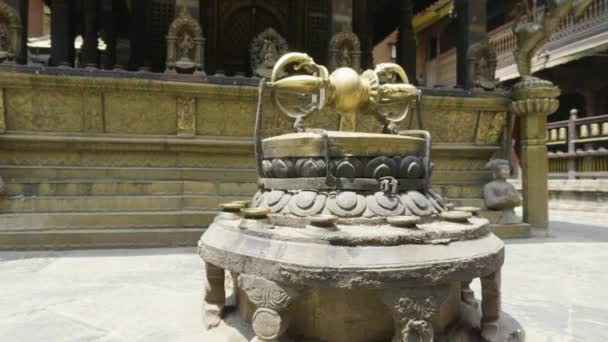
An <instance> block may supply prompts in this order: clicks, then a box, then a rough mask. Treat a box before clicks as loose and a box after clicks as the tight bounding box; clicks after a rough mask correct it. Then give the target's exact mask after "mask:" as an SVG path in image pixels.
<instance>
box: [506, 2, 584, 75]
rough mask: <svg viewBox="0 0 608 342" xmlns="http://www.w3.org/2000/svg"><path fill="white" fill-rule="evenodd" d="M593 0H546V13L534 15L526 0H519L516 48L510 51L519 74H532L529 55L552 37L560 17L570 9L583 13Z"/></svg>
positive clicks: (576, 15) (576, 12) (515, 29)
mask: <svg viewBox="0 0 608 342" xmlns="http://www.w3.org/2000/svg"><path fill="white" fill-rule="evenodd" d="M592 2H593V0H548V1H546V5H545V13H544V14H543V15H540V16H538V17H537V18H535V17H534V16H533V15H532V13H531V12H532V11H531V10H530V6H529V3H528V1H527V0H521V1H520V2H519V3H518V6H517V7H516V9H515V20H514V21H513V26H512V28H511V29H512V30H513V34H514V35H515V38H516V41H517V48H516V49H515V51H514V52H513V55H514V56H515V63H516V64H517V69H518V71H519V74H520V76H531V75H532V57H534V56H535V55H536V54H537V53H538V52H539V51H540V49H541V48H542V47H543V45H545V43H546V42H547V41H548V40H549V38H551V34H552V33H553V32H555V31H556V29H557V27H558V26H559V24H560V23H561V22H562V20H563V19H564V18H565V17H566V15H568V13H570V12H572V14H573V16H574V17H575V18H578V17H579V16H581V15H582V14H583V12H584V11H585V9H586V8H587V7H588V6H589V5H590V4H591V3H592Z"/></svg>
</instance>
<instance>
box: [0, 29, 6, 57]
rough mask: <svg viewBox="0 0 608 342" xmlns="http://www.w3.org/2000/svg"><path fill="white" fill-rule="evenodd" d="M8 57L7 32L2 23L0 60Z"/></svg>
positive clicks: (0, 30)
mask: <svg viewBox="0 0 608 342" xmlns="http://www.w3.org/2000/svg"><path fill="white" fill-rule="evenodd" d="M7 56H8V30H7V28H6V25H4V23H0V60H3V59H5V58H6V57H7Z"/></svg>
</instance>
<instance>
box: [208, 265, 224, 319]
mask: <svg viewBox="0 0 608 342" xmlns="http://www.w3.org/2000/svg"><path fill="white" fill-rule="evenodd" d="M205 271H206V276H207V283H206V284H205V303H204V308H203V310H204V315H205V320H206V322H207V329H211V328H214V327H216V326H217V325H218V324H220V322H221V321H222V315H223V314H224V306H225V300H226V291H225V289H224V269H222V268H219V267H217V266H214V265H212V264H210V263H205Z"/></svg>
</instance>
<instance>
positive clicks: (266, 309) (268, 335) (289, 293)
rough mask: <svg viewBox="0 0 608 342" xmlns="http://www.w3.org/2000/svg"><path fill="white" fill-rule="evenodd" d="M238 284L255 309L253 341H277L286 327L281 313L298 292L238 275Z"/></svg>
mask: <svg viewBox="0 0 608 342" xmlns="http://www.w3.org/2000/svg"><path fill="white" fill-rule="evenodd" d="M238 284H239V287H240V288H242V289H243V291H245V293H246V294H247V298H249V301H250V302H251V303H252V304H254V305H255V306H256V307H257V309H256V311H255V312H254V314H253V317H252V326H253V331H254V332H255V334H256V336H257V339H254V341H258V340H259V341H276V340H278V339H279V338H280V337H281V336H282V335H283V334H284V333H285V331H286V330H287V327H288V320H287V319H285V316H286V315H284V314H283V312H284V311H286V310H287V309H288V307H289V305H290V304H291V302H292V301H293V299H294V298H296V297H297V296H298V295H299V291H297V290H296V289H294V288H290V287H285V286H282V285H280V284H277V283H275V282H273V281H270V280H267V279H264V278H260V277H256V276H251V275H245V274H241V275H239V277H238Z"/></svg>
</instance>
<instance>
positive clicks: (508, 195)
mask: <svg viewBox="0 0 608 342" xmlns="http://www.w3.org/2000/svg"><path fill="white" fill-rule="evenodd" d="M486 168H489V169H490V170H492V174H493V176H494V180H493V181H491V182H490V183H488V184H486V185H485V186H484V188H483V197H484V201H485V205H486V207H487V208H488V209H491V210H500V211H502V215H501V216H500V219H498V222H497V223H498V224H519V223H521V222H522V220H521V219H520V218H519V217H518V216H517V215H516V214H515V210H514V208H515V207H517V206H518V205H520V204H521V197H520V196H519V193H518V192H517V190H516V189H515V187H514V186H513V185H512V184H510V183H509V182H507V180H506V179H507V177H509V174H510V172H511V167H510V165H509V162H508V161H506V160H504V159H493V160H490V161H489V162H488V164H486Z"/></svg>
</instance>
